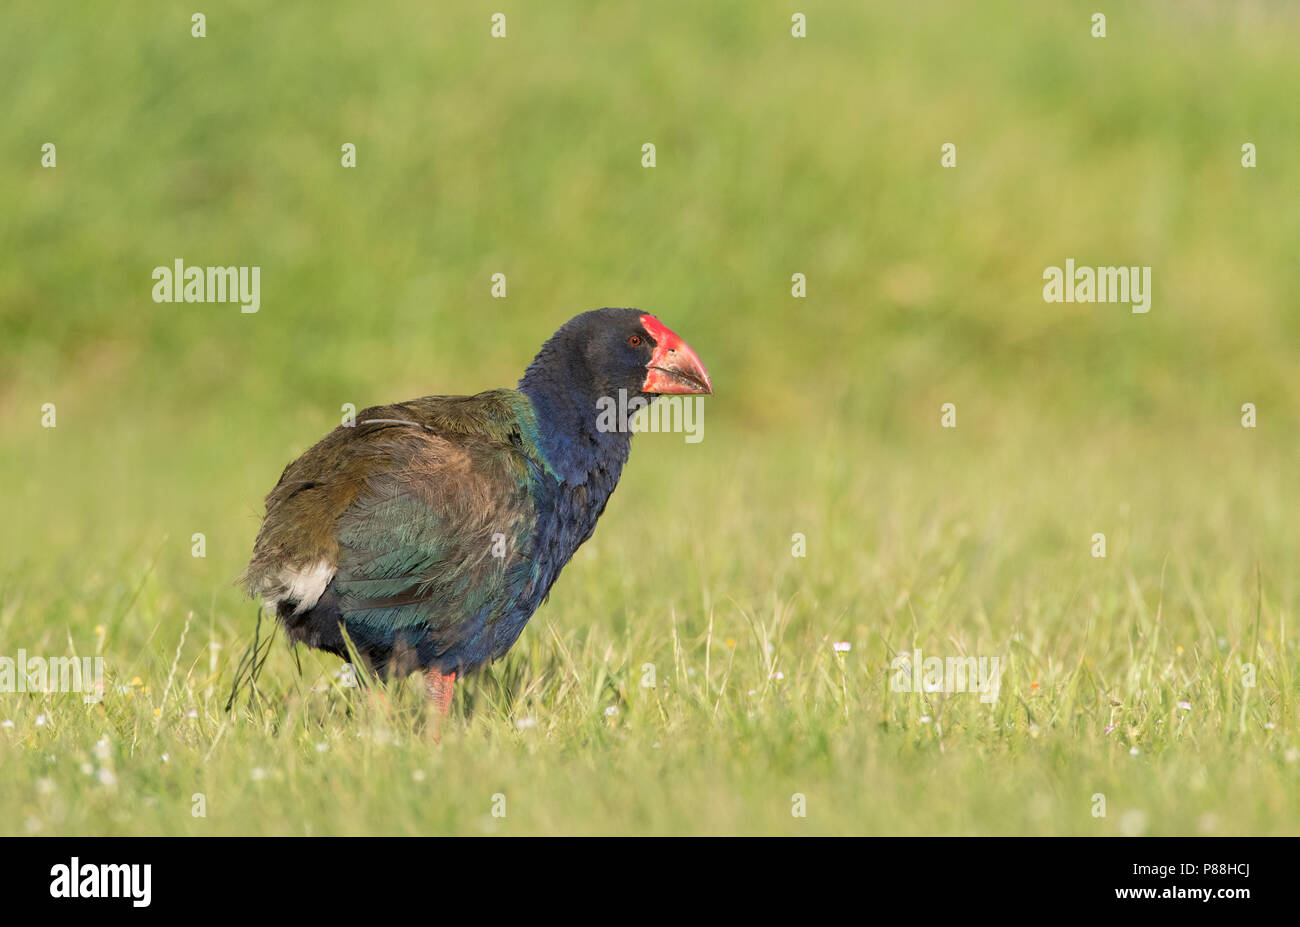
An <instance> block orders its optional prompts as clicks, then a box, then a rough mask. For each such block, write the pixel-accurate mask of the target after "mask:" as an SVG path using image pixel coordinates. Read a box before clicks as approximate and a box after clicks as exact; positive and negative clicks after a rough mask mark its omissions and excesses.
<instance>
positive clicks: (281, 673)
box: [0, 0, 1300, 835]
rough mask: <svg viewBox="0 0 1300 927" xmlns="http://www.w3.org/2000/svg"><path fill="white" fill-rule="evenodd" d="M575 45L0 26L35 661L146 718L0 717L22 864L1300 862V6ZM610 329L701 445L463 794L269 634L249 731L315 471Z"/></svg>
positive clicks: (773, 19)
mask: <svg viewBox="0 0 1300 927" xmlns="http://www.w3.org/2000/svg"><path fill="white" fill-rule="evenodd" d="M535 6H536V5H528V6H525V7H520V8H518V9H510V8H502V7H501V6H500V5H499V4H480V3H470V4H457V5H455V6H454V8H450V9H445V10H443V9H439V10H429V9H419V10H417V9H415V8H414V7H415V5H413V4H407V3H396V2H386V0H384V2H376V3H371V4H365V5H359V6H357V7H356V8H355V9H354V8H351V7H350V6H348V5H343V4H337V5H321V4H309V3H297V4H281V5H270V4H255V3H251V2H215V3H209V4H206V5H205V6H204V12H205V14H206V17H207V21H206V32H207V35H206V37H205V38H194V37H192V36H191V34H190V30H191V23H190V21H189V15H190V14H189V13H188V12H186V13H181V12H179V11H172V10H166V9H164V8H162V7H160V6H158V5H156V4H145V3H136V2H126V3H117V4H108V3H102V2H96V3H90V4H72V3H47V4H41V5H28V6H25V7H22V8H19V7H17V6H11V7H9V8H6V10H5V11H4V12H3V13H2V14H0V48H2V49H3V51H2V53H0V86H4V87H5V88H6V93H5V101H6V104H7V105H6V118H5V120H4V122H3V124H0V214H2V216H3V217H2V218H0V254H2V255H3V257H0V483H2V484H3V485H4V486H5V487H6V492H5V500H4V514H3V517H2V518H0V656H13V655H14V654H15V653H16V652H17V650H18V649H20V648H21V649H23V650H25V652H26V653H27V654H29V655H40V656H43V657H64V656H72V655H77V656H95V655H98V656H101V657H103V659H104V666H105V673H106V689H105V697H104V699H103V700H102V702H100V703H98V704H86V703H85V702H84V700H83V698H82V696H81V695H80V694H79V693H52V694H31V693H19V692H0V832H2V833H7V834H25V833H38V834H446V833H451V834H484V833H488V834H545V833H577V834H642V833H650V834H676V833H687V834H723V833H744V834H1084V835H1089V834H1098V835H1112V834H1297V833H1300V737H1297V724H1298V722H1300V717H1298V716H1297V698H1298V696H1300V692H1298V691H1297V681H1298V680H1300V650H1298V649H1297V645H1296V637H1297V629H1296V627H1295V624H1296V614H1297V610H1298V607H1300V584H1298V583H1297V577H1296V570H1295V564H1296V563H1297V561H1300V525H1297V521H1296V519H1295V517H1294V513H1295V512H1297V511H1300V488H1298V487H1297V480H1296V478H1295V470H1296V435H1297V428H1298V427H1300V381H1298V380H1297V378H1296V374H1295V371H1296V366H1297V356H1298V354H1297V349H1296V345H1297V343H1300V312H1298V311H1297V300H1296V294H1297V293H1298V292H1300V261H1297V259H1296V254H1297V250H1298V248H1297V246H1298V245H1300V211H1297V210H1296V209H1295V208H1294V207H1295V203H1296V196H1297V191H1298V190H1300V159H1298V158H1297V155H1296V153H1297V151H1300V128H1298V127H1300V98H1297V96H1296V93H1295V88H1296V87H1297V86H1300V58H1297V57H1296V55H1295V53H1294V51H1295V47H1296V44H1297V38H1298V37H1300V7H1297V6H1296V5H1294V4H1286V3H1271V2H1241V3H1234V4H1214V3H1190V4H1189V3H1175V2H1149V3H1142V4H1134V3H1128V4H1123V5H1114V8H1113V9H1112V10H1111V11H1109V15H1108V22H1107V36H1106V37H1105V38H1093V37H1091V36H1090V34H1089V31H1090V18H1091V16H1092V14H1093V12H1094V11H1095V7H1096V4H1092V5H1085V4H1082V3H1077V2H1066V3H1057V4H1050V5H1043V4H1036V3H1030V2H1028V0H1024V2H992V3H984V4H964V3H958V2H951V3H946V2H945V3H936V4H930V5H927V7H930V6H932V7H934V9H931V10H928V11H927V12H925V13H924V14H922V13H918V12H916V11H910V10H908V9H907V8H906V7H905V6H902V5H897V4H871V5H866V4H863V5H858V6H860V7H864V8H854V9H848V8H846V5H842V4H832V3H825V2H822V0H817V2H814V3H810V4H797V5H794V6H792V5H791V4H788V3H787V4H776V3H773V2H769V0H762V2H743V3H742V2H739V0H736V2H720V3H710V4H696V3H688V2H675V0H673V2H667V3H656V4H637V5H627V4H624V5H619V6H617V7H613V6H608V5H598V4H594V3H578V2H567V0H566V2H555V3H548V4H544V5H542V6H540V7H536V8H534V7H535ZM868 6H869V7H870V8H865V7H868ZM1045 6H1046V7H1050V9H1047V8H1045ZM501 9H504V11H505V13H506V15H507V23H508V31H507V36H506V37H505V38H504V39H494V38H492V37H491V35H490V26H491V22H490V18H491V15H492V13H494V12H497V11H498V10H501ZM796 9H798V10H801V11H803V12H804V13H806V14H807V37H806V38H793V37H792V36H791V34H790V29H791V14H792V12H794V11H795V10H796ZM47 142H50V143H53V144H55V145H56V148H57V164H56V166H54V167H42V165H41V159H42V145H44V144H45V143H47ZM345 142H351V143H353V144H355V145H356V151H357V166H356V167H355V168H345V167H343V166H341V164H340V146H341V145H343V144H344V143H345ZM646 142H651V143H654V144H655V145H656V153H657V163H656V166H655V167H653V168H646V167H643V166H642V162H641V159H642V145H643V144H644V143H646ZM949 142H951V143H953V144H955V145H956V146H957V166H956V167H954V168H944V167H942V166H941V164H940V146H941V145H943V144H945V143H949ZM1246 143H1251V144H1254V145H1255V146H1256V147H1257V150H1258V166H1257V167H1254V168H1246V167H1243V166H1242V145H1243V144H1246ZM176 258H183V259H184V260H185V261H186V262H187V263H189V264H199V265H207V264H221V265H226V264H233V265H258V266H260V267H261V281H262V291H261V306H260V310H259V311H258V312H257V313H256V314H244V313H241V312H240V310H239V307H238V306H236V305H231V304H166V303H161V304H160V303H155V302H154V301H153V300H152V298H151V290H152V287H153V281H152V279H151V272H152V270H153V268H154V267H156V266H159V265H166V266H169V265H171V263H172V261H173V260H174V259H176ZM1067 258H1074V259H1075V260H1076V261H1077V262H1078V263H1079V264H1089V265H1094V266H1095V265H1146V266H1150V267H1152V276H1153V291H1152V292H1153V295H1152V304H1151V310H1150V312H1149V313H1147V314H1135V313H1132V312H1130V310H1129V308H1128V307H1127V306H1126V305H1122V304H1121V305H1117V304H1100V303H1099V304H1091V305H1089V304H1078V303H1074V304H1053V303H1046V302H1044V299H1043V295H1042V290H1043V276H1042V275H1043V270H1044V268H1046V267H1049V266H1055V265H1062V264H1064V262H1065V260H1066V259H1067ZM495 273H504V274H506V275H507V278H508V295H507V297H506V298H504V299H496V298H493V297H492V295H491V278H492V275H493V274H495ZM795 273H802V274H805V275H806V278H807V296H806V297H805V298H794V297H793V296H792V294H791V277H792V274H795ZM605 305H613V306H617V305H635V306H639V307H641V308H644V309H646V310H648V311H651V312H654V313H656V314H657V315H659V316H660V317H661V318H663V319H664V320H665V321H666V322H667V323H668V324H670V325H671V326H673V327H674V328H675V329H676V330H677V331H679V332H680V333H681V334H682V335H683V336H684V337H685V338H686V339H687V340H689V341H690V343H691V344H692V345H693V346H694V347H695V348H696V350H697V351H698V352H699V353H700V355H701V356H702V357H703V359H704V361H705V362H706V363H707V365H708V367H709V371H710V373H711V374H712V377H713V383H714V386H715V390H716V395H715V396H713V397H711V398H709V399H707V400H706V417H705V421H704V428H705V431H704V440H702V441H701V442H699V443H696V444H691V443H687V442H685V441H684V440H683V439H682V436H681V435H672V434H649V435H642V436H640V437H638V438H637V439H636V441H635V442H634V449H633V454H632V459H631V462H630V464H629V466H628V467H627V469H626V470H625V471H624V475H623V479H622V483H621V484H620V487H619V489H618V491H617V492H616V493H615V495H614V496H613V499H612V500H611V503H610V506H609V509H608V511H607V512H606V514H605V515H604V517H603V519H602V520H601V523H600V526H599V528H598V529H597V531H596V535H595V537H594V539H593V540H592V541H591V542H590V543H589V544H588V545H586V546H585V547H584V548H582V549H581V550H580V551H579V553H578V554H577V556H576V557H575V558H574V560H573V562H572V563H571V564H570V565H569V567H568V568H567V569H566V571H565V573H564V574H563V575H562V577H561V578H560V580H559V582H558V583H557V585H556V586H555V588H554V590H553V592H552V595H551V598H550V600H549V602H548V603H547V604H546V605H545V606H543V608H542V609H541V610H540V611H539V612H538V613H537V615H536V616H535V617H534V618H533V620H532V622H531V623H530V624H529V626H528V628H527V629H526V630H525V632H524V634H523V636H522V638H521V639H520V641H519V643H518V644H517V645H516V647H515V648H514V650H512V651H511V653H510V654H509V655H508V656H507V657H506V659H504V660H503V661H501V662H499V663H497V664H496V665H494V666H493V667H491V668H490V669H488V670H486V671H484V672H483V673H482V674H480V675H479V676H477V677H475V678H471V679H470V680H468V681H467V683H466V684H465V685H464V686H463V688H462V690H461V692H460V693H459V694H458V696H457V700H456V703H455V705H454V708H453V711H452V716H451V718H450V719H449V721H448V722H447V724H446V725H445V726H444V727H443V729H442V732H441V734H442V736H441V741H440V742H435V725H434V724H433V722H432V719H431V718H430V717H428V715H427V714H426V712H425V710H424V708H423V705H422V702H421V697H420V693H419V692H418V686H417V685H416V684H415V680H411V681H410V683H409V684H408V685H406V686H402V685H398V686H395V687H393V691H391V692H390V693H389V694H388V698H387V707H386V708H385V707H376V706H375V705H374V704H373V702H374V700H373V699H371V698H369V697H368V696H367V693H366V692H365V691H363V690H359V689H357V688H350V687H347V686H345V685H343V684H342V683H343V680H342V679H341V678H340V676H339V668H340V664H339V661H337V660H336V659H334V658H331V657H324V656H319V655H317V654H315V653H311V652H306V651H299V652H298V653H297V654H296V655H295V654H294V653H293V652H292V651H290V650H289V649H288V647H287V646H286V645H285V642H284V639H283V636H282V635H280V636H279V637H278V638H277V639H276V641H275V642H274V644H273V645H272V646H271V648H270V650H269V657H268V658H267V662H266V663H265V665H264V666H263V668H262V670H261V674H260V677H259V692H260V696H261V697H260V698H259V699H258V700H257V701H256V702H255V703H250V702H249V701H248V700H247V698H243V699H240V700H239V701H238V703H237V705H236V707H235V710H233V711H232V712H227V711H225V710H224V705H225V703H226V699H227V696H228V695H229V693H230V690H231V686H232V681H233V677H234V671H235V667H236V665H237V663H238V662H239V659H240V657H241V655H243V653H244V651H245V649H246V648H247V647H248V646H249V643H250V641H251V640H252V636H253V629H254V626H255V624H256V621H257V606H256V604H255V603H253V602H250V601H248V600H246V599H245V598H243V596H242V593H241V592H240V590H239V589H238V588H237V586H236V580H237V579H238V576H239V574H240V572H241V571H242V569H243V567H244V564H245V563H246V562H247V558H248V556H249V554H250V552H251V548H252V542H253V538H254V535H255V533H256V531H257V526H258V520H259V515H260V511H261V503H262V497H263V496H264V494H265V493H266V492H267V491H268V490H269V489H270V488H271V486H272V485H273V484H274V483H275V480H276V478H277V477H278V476H279V474H280V471H281V469H282V468H283V466H284V465H285V464H286V463H287V462H288V461H289V460H291V459H292V458H293V457H294V456H295V455H296V454H298V453H300V452H301V451H303V450H304V449H306V448H307V447H308V446H310V445H311V444H312V443H313V442H314V441H315V440H316V439H317V438H318V437H320V436H321V435H322V434H323V433H324V432H326V431H327V430H328V429H330V428H332V427H333V426H335V425H336V424H338V422H339V420H340V417H341V411H340V410H341V408H342V406H343V405H344V404H345V403H353V404H354V405H355V406H356V407H357V408H361V407H363V406H365V405H370V404H373V403H379V402H388V401H394V400H400V399H405V398H410V397H412V396H418V395H424V394H429V393H470V392H476V391H478V390H481V389H486V388H490V387H496V386H505V385H513V383H514V382H515V380H516V379H517V378H518V376H519V375H520V373H521V372H522V370H523V367H524V365H525V364H526V363H527V361H528V360H529V359H531V357H532V355H533V353H534V352H535V351H536V349H537V347H538V346H539V345H540V344H541V343H542V341H543V340H544V339H545V338H546V337H547V336H548V335H549V334H550V333H551V332H552V331H553V330H554V329H555V328H556V327H558V325H559V324H560V323H561V322H563V321H564V320H566V319H567V318H569V317H570V316H572V315H574V314H576V313H577V312H580V311H583V310H586V309H590V308H595V307H598V306H605ZM944 403H953V404H954V405H955V406H956V416H957V419H956V427H955V428H944V427H941V417H940V416H941V413H940V409H941V406H942V405H943V404H944ZM1246 403H1252V404H1254V406H1255V408H1256V410H1257V416H1258V419H1257V427H1254V428H1246V427H1243V424H1242V417H1243V412H1242V406H1243V404H1246ZM47 404H52V405H53V409H54V414H55V416H56V418H55V427H52V428H51V427H43V426H44V425H45V424H48V423H49V422H48V415H49V409H48V408H47ZM196 534H202V535H203V539H202V544H203V548H204V550H203V553H204V554H205V556H203V557H196V556H194V555H193V553H194V545H195V543H196V541H195V535H196ZM1097 534H1104V535H1105V547H1106V551H1105V552H1106V556H1105V557H1104V558H1103V557H1097V556H1094V555H1093V554H1094V550H1095V548H1096V541H1095V540H1094V535H1097ZM795 535H801V536H802V537H803V539H804V543H805V545H806V556H801V557H800V556H794V555H793V554H792V550H793V548H794V546H795V544H796V540H795ZM264 630H265V626H264ZM837 643H842V644H847V645H849V649H847V651H846V650H845V649H844V648H843V647H840V648H839V649H836V647H835V645H836V644H837ZM916 649H920V650H922V651H923V652H924V653H925V655H926V656H932V655H933V656H938V657H960V656H975V657H981V656H984V657H997V658H999V659H1000V660H1001V661H1002V666H1003V668H1004V671H1003V675H1002V679H1001V687H1000V690H999V692H998V698H997V699H996V701H995V702H992V703H984V702H981V700H980V698H979V696H978V695H976V694H971V693H959V692H954V693H949V694H942V693H913V692H897V691H894V687H893V686H892V685H891V680H892V679H893V678H894V676H895V673H894V670H893V669H891V660H892V659H893V658H894V656H895V655H896V654H899V653H911V652H912V651H914V650H916ZM651 677H653V682H654V685H653V686H649V685H645V684H644V683H646V682H647V681H651ZM1249 683H1253V684H1249ZM795 796H802V801H800V800H799V799H797V798H796V797H795ZM1098 796H1104V799H1102V800H1099V798H1098ZM1103 804H1104V815H1102V814H1099V811H1101V810H1102V805H1103ZM800 810H804V811H805V812H806V814H805V815H804V816H797V815H796V812H798V811H800ZM199 812H202V814H201V815H200V814H199ZM494 812H495V813H494ZM503 812H504V813H503Z"/></svg>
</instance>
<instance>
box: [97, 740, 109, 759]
mask: <svg viewBox="0 0 1300 927" xmlns="http://www.w3.org/2000/svg"><path fill="white" fill-rule="evenodd" d="M94 752H95V759H97V760H106V759H108V754H109V746H108V738H107V737H101V738H100V739H99V740H98V741H96V742H95V751H94Z"/></svg>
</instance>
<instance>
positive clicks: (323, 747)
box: [316, 743, 330, 753]
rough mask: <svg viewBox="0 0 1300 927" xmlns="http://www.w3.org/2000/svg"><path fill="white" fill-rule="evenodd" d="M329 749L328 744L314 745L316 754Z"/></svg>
mask: <svg viewBox="0 0 1300 927" xmlns="http://www.w3.org/2000/svg"><path fill="white" fill-rule="evenodd" d="M329 748H330V745H329V744H327V743H319V744H317V745H316V752H317V753H325V752H326V751H328V750H329Z"/></svg>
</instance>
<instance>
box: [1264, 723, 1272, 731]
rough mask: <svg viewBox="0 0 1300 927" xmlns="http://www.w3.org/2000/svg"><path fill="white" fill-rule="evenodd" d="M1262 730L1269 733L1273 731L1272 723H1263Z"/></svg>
mask: <svg viewBox="0 0 1300 927" xmlns="http://www.w3.org/2000/svg"><path fill="white" fill-rule="evenodd" d="M1264 730H1266V731H1271V730H1273V722H1272V721H1265V722H1264Z"/></svg>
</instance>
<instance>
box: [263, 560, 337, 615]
mask: <svg viewBox="0 0 1300 927" xmlns="http://www.w3.org/2000/svg"><path fill="white" fill-rule="evenodd" d="M335 572H336V571H335V569H334V567H333V566H331V565H330V563H329V562H328V561H326V560H321V561H318V562H317V563H310V564H306V565H304V566H299V567H284V568H283V569H281V570H280V573H279V575H277V576H276V579H277V580H278V581H279V588H278V589H276V590H275V591H274V593H273V594H272V595H270V596H264V597H263V601H264V602H265V604H266V607H267V609H269V610H270V611H272V612H274V611H275V610H276V608H277V606H279V604H280V603H281V602H282V601H284V600H285V599H288V600H290V601H292V602H297V603H298V604H297V605H296V606H295V607H294V610H293V613H294V614H295V615H301V614H302V613H303V612H305V611H307V610H308V609H309V608H311V607H312V606H313V605H315V604H316V602H317V600H319V599H320V597H321V593H323V592H324V591H325V587H326V586H328V585H329V584H330V580H331V579H333V578H334V573H335Z"/></svg>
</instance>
